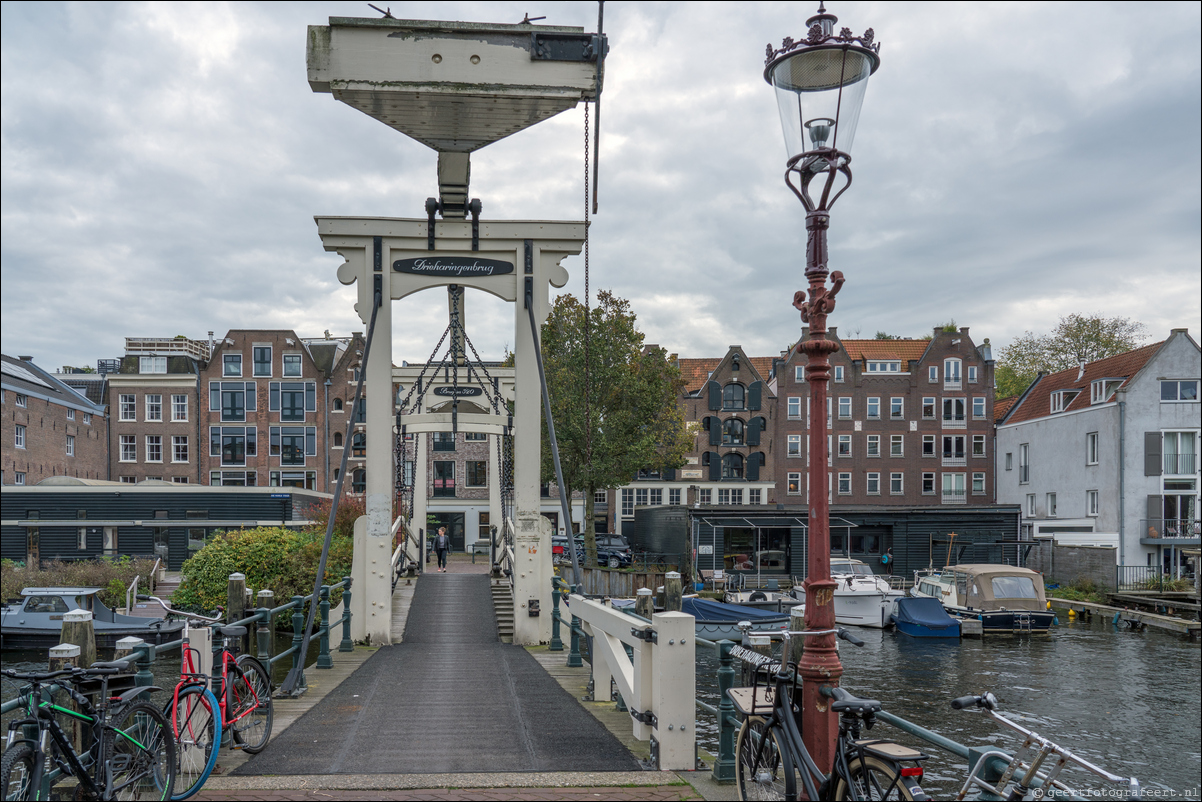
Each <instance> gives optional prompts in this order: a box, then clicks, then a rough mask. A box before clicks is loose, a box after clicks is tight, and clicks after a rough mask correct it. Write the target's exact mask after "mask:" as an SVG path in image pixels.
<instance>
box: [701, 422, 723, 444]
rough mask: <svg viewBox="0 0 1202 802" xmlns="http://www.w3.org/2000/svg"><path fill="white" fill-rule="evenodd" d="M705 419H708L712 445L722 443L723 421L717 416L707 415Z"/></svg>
mask: <svg viewBox="0 0 1202 802" xmlns="http://www.w3.org/2000/svg"><path fill="white" fill-rule="evenodd" d="M705 420H706V423H707V424H708V425H707V426H706V428H707V429H709V433H710V445H711V446H716V445H719V444H721V442H722V421H720V420H718V419H717V418H715V417H713V416H710V417H707V418H706V419H705Z"/></svg>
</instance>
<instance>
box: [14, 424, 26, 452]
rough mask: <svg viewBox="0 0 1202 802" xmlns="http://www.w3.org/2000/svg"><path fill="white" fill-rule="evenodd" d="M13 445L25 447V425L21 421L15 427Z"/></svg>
mask: <svg viewBox="0 0 1202 802" xmlns="http://www.w3.org/2000/svg"><path fill="white" fill-rule="evenodd" d="M13 445H14V446H16V447H17V448H25V427H24V426H22V425H21V424H19V423H18V424H17V425H16V427H15V428H14V429H13Z"/></svg>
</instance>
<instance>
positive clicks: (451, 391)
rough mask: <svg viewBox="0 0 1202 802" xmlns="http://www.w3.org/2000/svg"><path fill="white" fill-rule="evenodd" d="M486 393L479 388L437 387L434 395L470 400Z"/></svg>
mask: <svg viewBox="0 0 1202 802" xmlns="http://www.w3.org/2000/svg"><path fill="white" fill-rule="evenodd" d="M483 394H484V391H483V390H481V389H480V388H479V387H435V388H434V395H443V396H448V397H451V398H470V397H473V396H477V395H483Z"/></svg>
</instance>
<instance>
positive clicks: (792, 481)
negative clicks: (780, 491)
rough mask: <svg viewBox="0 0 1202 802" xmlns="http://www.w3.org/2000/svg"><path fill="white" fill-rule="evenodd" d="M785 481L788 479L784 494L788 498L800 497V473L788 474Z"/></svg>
mask: <svg viewBox="0 0 1202 802" xmlns="http://www.w3.org/2000/svg"><path fill="white" fill-rule="evenodd" d="M787 479H788V484H787V486H786V489H785V492H786V493H787V494H788V495H790V496H800V495H801V472H800V471H793V472H791V473H789V474H788V476H787Z"/></svg>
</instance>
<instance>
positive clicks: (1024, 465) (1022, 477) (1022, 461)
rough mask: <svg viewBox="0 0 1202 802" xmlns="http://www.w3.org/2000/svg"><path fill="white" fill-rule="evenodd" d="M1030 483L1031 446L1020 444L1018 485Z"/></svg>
mask: <svg viewBox="0 0 1202 802" xmlns="http://www.w3.org/2000/svg"><path fill="white" fill-rule="evenodd" d="M1030 481H1031V444H1030V443H1021V444H1019V446H1018V483H1019V484H1020V485H1025V484H1027V483H1028V482H1030Z"/></svg>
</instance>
